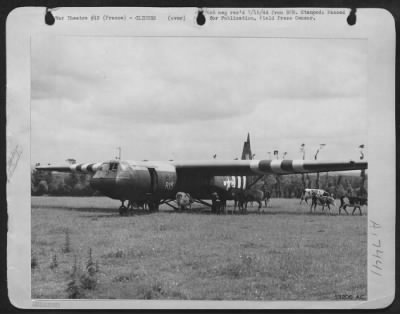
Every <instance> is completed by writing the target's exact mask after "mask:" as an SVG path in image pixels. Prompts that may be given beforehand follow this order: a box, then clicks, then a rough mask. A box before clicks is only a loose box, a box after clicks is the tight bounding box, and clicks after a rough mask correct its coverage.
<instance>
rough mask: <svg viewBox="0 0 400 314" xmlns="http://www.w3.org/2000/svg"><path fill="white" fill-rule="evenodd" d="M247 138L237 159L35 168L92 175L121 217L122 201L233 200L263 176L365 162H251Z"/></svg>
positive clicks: (344, 168) (124, 209)
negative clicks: (184, 196) (180, 196)
mask: <svg viewBox="0 0 400 314" xmlns="http://www.w3.org/2000/svg"><path fill="white" fill-rule="evenodd" d="M252 156H253V155H252V154H251V148H250V138H249V135H248V137H247V141H246V142H244V146H243V152H242V158H241V160H216V159H212V160H198V161H174V160H171V161H130V160H118V159H115V160H109V161H105V162H98V163H85V164H69V165H61V166H53V165H49V166H37V167H36V169H37V170H39V171H58V172H75V173H90V174H92V177H91V180H90V185H91V187H92V188H93V189H95V190H98V191H100V192H101V193H102V194H103V195H105V196H108V197H110V198H112V199H117V200H120V201H121V203H122V204H121V206H120V208H119V212H120V214H121V215H125V214H126V213H127V212H128V208H127V207H126V206H125V201H129V202H131V203H147V204H148V206H149V210H150V211H154V210H157V209H158V207H159V205H161V204H167V205H169V206H171V207H173V208H175V207H174V206H173V205H171V204H170V203H171V202H172V201H174V200H175V196H176V194H177V192H185V193H189V194H190V195H191V197H192V198H193V200H194V201H196V202H199V203H201V204H204V205H207V206H211V204H209V203H207V202H205V201H204V200H210V199H212V194H213V193H218V195H220V197H221V199H226V200H228V199H232V198H233V196H232V190H243V191H244V190H247V189H251V188H252V187H253V186H254V185H255V184H256V183H257V182H258V181H259V180H261V179H262V178H263V176H264V175H267V174H278V175H285V174H296V173H312V172H328V171H329V172H330V171H347V170H364V169H367V167H368V163H367V162H366V161H352V160H349V161H317V160H277V159H274V160H254V159H252Z"/></svg>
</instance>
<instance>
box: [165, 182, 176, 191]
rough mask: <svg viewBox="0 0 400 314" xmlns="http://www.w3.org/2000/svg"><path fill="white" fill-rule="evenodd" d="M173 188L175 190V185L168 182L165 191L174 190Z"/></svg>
mask: <svg viewBox="0 0 400 314" xmlns="http://www.w3.org/2000/svg"><path fill="white" fill-rule="evenodd" d="M173 188H174V183H173V182H169V181H166V182H165V189H166V190H168V191H170V190H172V189H173Z"/></svg>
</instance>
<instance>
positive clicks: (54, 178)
mask: <svg viewBox="0 0 400 314" xmlns="http://www.w3.org/2000/svg"><path fill="white" fill-rule="evenodd" d="M90 177H91V175H90V174H81V173H60V172H50V171H37V170H35V169H32V171H31V195H33V196H39V195H51V196H96V195H100V193H99V192H97V191H95V190H93V189H92V188H91V187H90V183H89V182H90ZM259 184H261V185H264V188H265V189H266V190H268V191H270V192H271V196H272V197H276V198H280V197H282V198H299V197H300V195H301V193H302V191H303V190H304V188H317V187H318V186H319V188H321V189H323V190H325V191H327V192H329V193H331V194H334V195H335V196H336V197H341V196H344V195H348V196H355V195H359V196H366V194H367V192H366V191H367V190H368V188H367V185H368V176H367V175H365V174H364V178H363V177H362V176H358V175H336V174H335V175H332V174H324V173H320V176H319V178H318V177H317V175H316V174H312V175H308V174H306V175H300V174H291V175H282V176H277V175H273V174H270V175H266V176H264V177H263V178H262V179H261V180H260V181H259V183H258V184H257V185H259Z"/></svg>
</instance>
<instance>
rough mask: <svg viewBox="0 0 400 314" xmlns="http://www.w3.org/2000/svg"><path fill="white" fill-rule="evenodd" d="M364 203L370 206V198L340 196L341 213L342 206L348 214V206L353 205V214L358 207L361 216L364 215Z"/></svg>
mask: <svg viewBox="0 0 400 314" xmlns="http://www.w3.org/2000/svg"><path fill="white" fill-rule="evenodd" d="M363 205H365V206H368V199H367V198H365V197H358V196H342V197H341V198H340V206H339V215H340V213H341V210H342V208H343V209H344V211H345V212H346V214H347V215H348V214H349V213H348V212H347V207H353V212H352V213H351V214H352V215H354V213H355V211H356V210H357V209H358V210H359V212H360V216H361V215H362V212H361V207H362V206H363Z"/></svg>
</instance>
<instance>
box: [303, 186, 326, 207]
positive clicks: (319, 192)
mask: <svg viewBox="0 0 400 314" xmlns="http://www.w3.org/2000/svg"><path fill="white" fill-rule="evenodd" d="M313 194H315V195H316V196H330V195H329V193H328V192H326V191H325V190H321V189H304V191H303V193H301V198H300V204H301V202H302V201H305V202H306V204H308V202H307V200H309V199H311V198H312V196H313Z"/></svg>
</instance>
